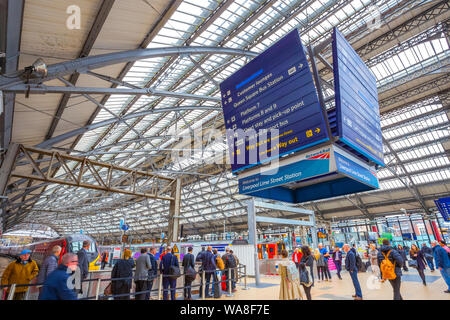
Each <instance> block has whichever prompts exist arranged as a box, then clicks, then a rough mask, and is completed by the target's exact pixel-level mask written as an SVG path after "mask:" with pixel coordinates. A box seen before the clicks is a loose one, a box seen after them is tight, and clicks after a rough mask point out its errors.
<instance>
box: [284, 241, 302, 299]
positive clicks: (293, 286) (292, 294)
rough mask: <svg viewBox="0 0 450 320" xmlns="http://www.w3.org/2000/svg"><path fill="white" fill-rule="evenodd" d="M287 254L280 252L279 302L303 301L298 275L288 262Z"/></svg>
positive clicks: (291, 263)
mask: <svg viewBox="0 0 450 320" xmlns="http://www.w3.org/2000/svg"><path fill="white" fill-rule="evenodd" d="M288 257H289V254H288V252H287V251H286V250H285V249H283V250H281V258H282V260H281V262H280V263H279V267H280V278H281V282H280V295H279V299H280V300H298V299H303V296H302V291H301V289H300V281H299V273H298V269H297V267H296V266H295V263H294V262H293V261H292V260H290V259H289V258H288ZM295 273H296V274H295Z"/></svg>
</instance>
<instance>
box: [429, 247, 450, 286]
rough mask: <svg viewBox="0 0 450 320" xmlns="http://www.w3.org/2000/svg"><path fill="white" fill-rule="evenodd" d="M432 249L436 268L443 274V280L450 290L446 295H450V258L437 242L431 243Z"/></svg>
mask: <svg viewBox="0 0 450 320" xmlns="http://www.w3.org/2000/svg"><path fill="white" fill-rule="evenodd" d="M431 247H432V248H433V256H434V261H435V262H436V268H438V269H439V271H440V272H441V275H442V278H444V281H445V283H446V284H447V286H448V288H447V290H445V291H444V292H445V293H450V258H449V257H448V253H447V251H445V249H444V248H442V247H441V246H440V245H438V244H437V242H436V241H431Z"/></svg>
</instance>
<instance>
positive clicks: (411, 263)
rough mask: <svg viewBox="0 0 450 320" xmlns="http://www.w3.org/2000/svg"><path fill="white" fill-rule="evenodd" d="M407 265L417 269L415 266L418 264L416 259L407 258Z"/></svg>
mask: <svg viewBox="0 0 450 320" xmlns="http://www.w3.org/2000/svg"><path fill="white" fill-rule="evenodd" d="M408 266H409V267H410V268H415V269H417V268H418V266H417V260H408Z"/></svg>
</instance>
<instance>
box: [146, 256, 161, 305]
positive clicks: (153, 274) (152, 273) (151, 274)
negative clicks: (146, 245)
mask: <svg viewBox="0 0 450 320" xmlns="http://www.w3.org/2000/svg"><path fill="white" fill-rule="evenodd" d="M155 254H156V248H155V247H151V248H150V251H149V252H148V256H149V258H150V263H151V265H152V267H151V269H149V270H148V282H147V290H148V292H147V293H146V294H145V300H149V299H150V296H151V290H152V288H153V282H154V281H155V279H156V278H157V277H158V264H157V262H156V256H155Z"/></svg>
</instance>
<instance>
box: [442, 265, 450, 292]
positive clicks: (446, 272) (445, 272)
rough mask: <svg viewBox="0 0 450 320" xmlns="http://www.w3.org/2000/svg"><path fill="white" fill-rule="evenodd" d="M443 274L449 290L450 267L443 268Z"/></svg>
mask: <svg viewBox="0 0 450 320" xmlns="http://www.w3.org/2000/svg"><path fill="white" fill-rule="evenodd" d="M441 275H442V278H444V281H445V283H446V284H447V286H448V290H450V268H445V269H442V270H441Z"/></svg>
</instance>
